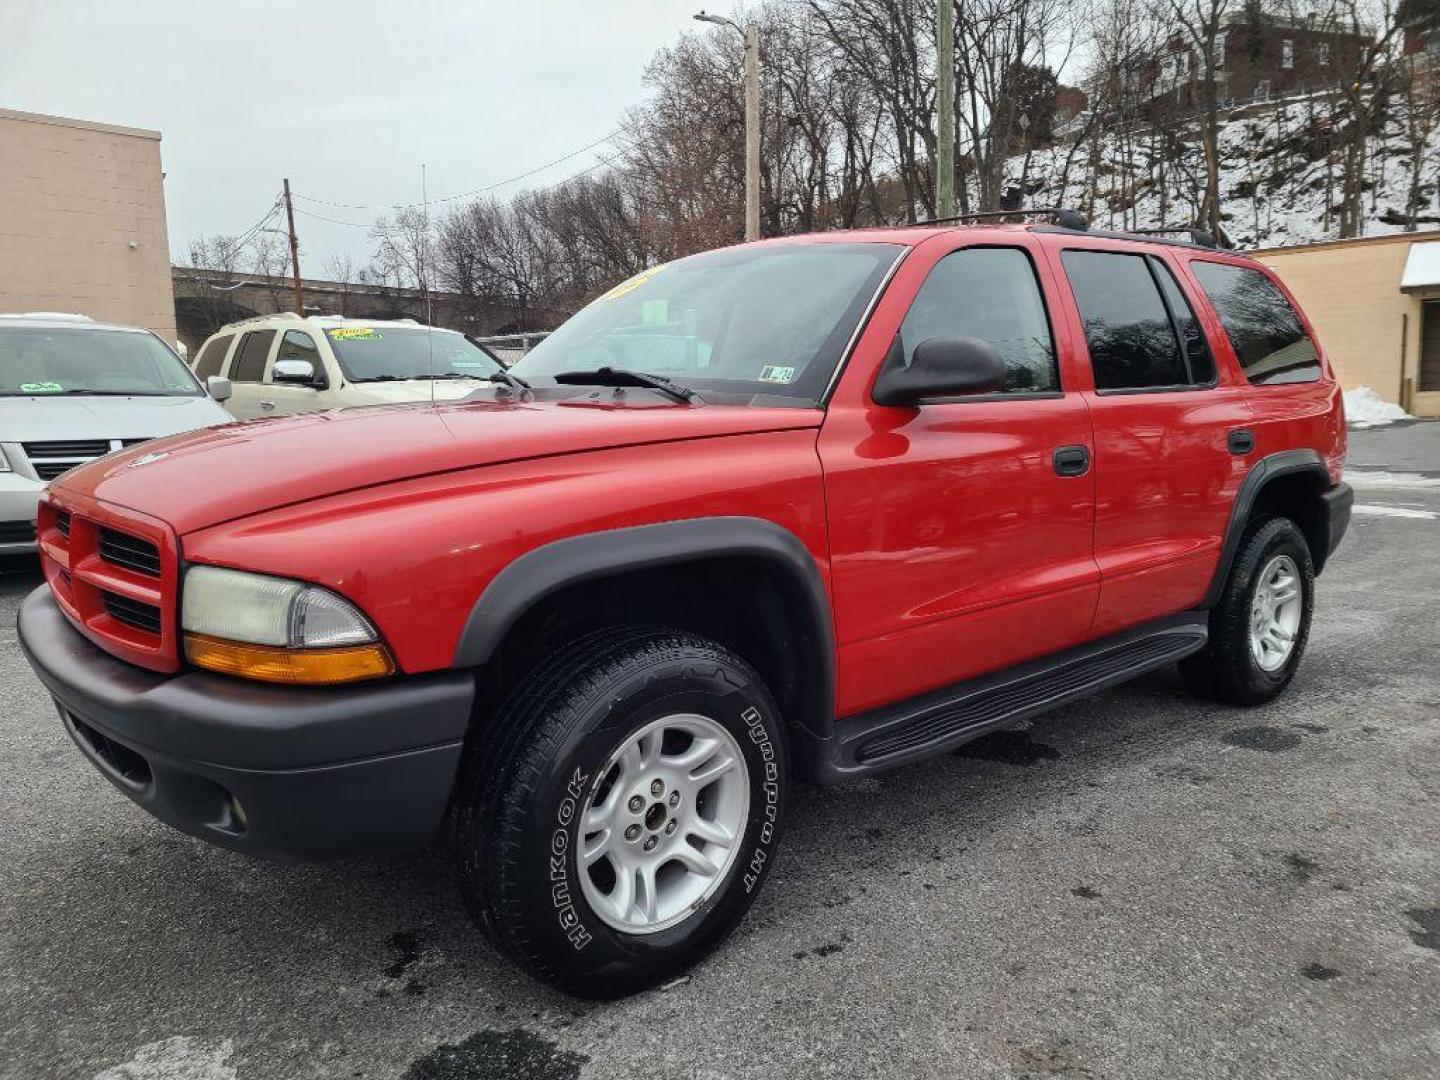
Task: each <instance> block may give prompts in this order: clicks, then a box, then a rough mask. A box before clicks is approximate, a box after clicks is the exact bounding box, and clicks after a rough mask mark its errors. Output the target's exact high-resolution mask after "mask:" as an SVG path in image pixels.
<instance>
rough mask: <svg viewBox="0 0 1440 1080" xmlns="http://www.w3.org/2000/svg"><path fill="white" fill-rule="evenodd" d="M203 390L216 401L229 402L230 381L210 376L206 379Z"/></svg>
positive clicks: (217, 376)
mask: <svg viewBox="0 0 1440 1080" xmlns="http://www.w3.org/2000/svg"><path fill="white" fill-rule="evenodd" d="M205 390H206V392H207V393H208V394H209V395H210V396H211V397H212V398H214V399H215V400H216V401H229V400H230V391H231V387H230V380H229V379H227V378H225V376H223V375H211V376H210V377H209V378H208V379H206V380H205Z"/></svg>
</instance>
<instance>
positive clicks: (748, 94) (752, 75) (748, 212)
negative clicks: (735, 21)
mask: <svg viewBox="0 0 1440 1080" xmlns="http://www.w3.org/2000/svg"><path fill="white" fill-rule="evenodd" d="M745 239H746V240H759V239H760V28H759V27H758V26H756V25H755V24H754V23H750V24H749V25H748V26H746V27H745Z"/></svg>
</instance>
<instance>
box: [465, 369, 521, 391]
mask: <svg viewBox="0 0 1440 1080" xmlns="http://www.w3.org/2000/svg"><path fill="white" fill-rule="evenodd" d="M478 378H481V379H485V380H487V381H489V382H493V383H499V384H500V385H501V386H508V387H510V389H512V390H529V389H530V384H529V383H528V382H526V381H525V380H524V379H522V378H521V377H520V376H519V375H512V374H510V372H508V371H505V370H504V369H501V370H500V371H492V372H491V373H490V374H489V375H480V376H478Z"/></svg>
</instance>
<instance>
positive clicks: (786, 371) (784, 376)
mask: <svg viewBox="0 0 1440 1080" xmlns="http://www.w3.org/2000/svg"><path fill="white" fill-rule="evenodd" d="M760 381H761V382H778V383H788V382H794V381H795V369H794V368H793V367H775V366H774V365H773V364H767V365H765V366H764V367H763V368H761V369H760Z"/></svg>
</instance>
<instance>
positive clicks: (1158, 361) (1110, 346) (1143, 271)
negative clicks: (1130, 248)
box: [1060, 251, 1190, 391]
mask: <svg viewBox="0 0 1440 1080" xmlns="http://www.w3.org/2000/svg"><path fill="white" fill-rule="evenodd" d="M1060 258H1061V261H1062V262H1063V263H1064V266H1065V276H1066V277H1068V278H1069V279H1070V288H1071V291H1072V292H1073V293H1074V294H1075V304H1076V306H1077V307H1078V308H1079V309H1080V319H1081V322H1082V323H1083V324H1084V326H1085V343H1086V345H1087V346H1088V348H1089V351H1090V366H1091V368H1092V369H1093V371H1094V373H1095V389H1097V390H1102V391H1103V390H1144V389H1154V388H1162V387H1180V386H1185V385H1187V384H1188V383H1189V382H1190V378H1189V375H1188V372H1187V368H1186V364H1185V357H1184V354H1183V353H1182V352H1181V349H1180V341H1179V339H1178V338H1177V336H1176V333H1175V326H1174V324H1173V323H1172V322H1171V320H1170V313H1169V312H1168V311H1167V310H1166V307H1165V302H1164V300H1163V299H1162V298H1161V295H1160V288H1159V286H1158V285H1157V284H1156V279H1155V276H1154V275H1153V274H1152V273H1151V270H1150V266H1149V263H1148V260H1147V259H1146V257H1145V256H1144V255H1128V254H1121V253H1118V252H1111V251H1066V252H1064V253H1063V254H1062V255H1061V257H1060Z"/></svg>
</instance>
